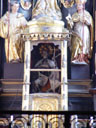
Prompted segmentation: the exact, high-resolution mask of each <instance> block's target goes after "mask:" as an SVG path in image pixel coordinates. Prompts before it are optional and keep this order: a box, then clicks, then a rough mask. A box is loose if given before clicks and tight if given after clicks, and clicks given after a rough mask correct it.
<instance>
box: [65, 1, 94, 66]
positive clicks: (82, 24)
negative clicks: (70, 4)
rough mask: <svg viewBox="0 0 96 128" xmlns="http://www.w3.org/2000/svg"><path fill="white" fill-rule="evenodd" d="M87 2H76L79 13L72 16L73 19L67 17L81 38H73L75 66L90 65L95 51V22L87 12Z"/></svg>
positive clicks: (72, 48) (72, 52)
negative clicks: (93, 50)
mask: <svg viewBox="0 0 96 128" xmlns="http://www.w3.org/2000/svg"><path fill="white" fill-rule="evenodd" d="M86 1H87V0H76V4H77V12H76V13H74V14H73V15H72V18H70V17H67V20H68V24H70V26H71V28H73V30H74V32H75V33H77V34H78V36H79V37H80V38H81V39H80V38H78V37H76V36H72V41H71V61H72V63H74V64H88V63H89V59H90V58H91V54H92V49H93V20H92V16H91V15H90V14H89V12H88V11H86V10H85V6H84V5H85V2H86Z"/></svg>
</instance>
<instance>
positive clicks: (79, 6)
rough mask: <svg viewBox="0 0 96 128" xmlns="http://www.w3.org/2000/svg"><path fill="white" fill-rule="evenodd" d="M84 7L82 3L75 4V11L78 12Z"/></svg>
mask: <svg viewBox="0 0 96 128" xmlns="http://www.w3.org/2000/svg"><path fill="white" fill-rule="evenodd" d="M83 9H84V4H77V11H78V12H80V11H82V10H83Z"/></svg>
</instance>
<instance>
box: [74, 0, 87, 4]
mask: <svg viewBox="0 0 96 128" xmlns="http://www.w3.org/2000/svg"><path fill="white" fill-rule="evenodd" d="M75 1H76V4H85V3H86V2H87V0H75Z"/></svg>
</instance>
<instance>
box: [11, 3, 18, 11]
mask: <svg viewBox="0 0 96 128" xmlns="http://www.w3.org/2000/svg"><path fill="white" fill-rule="evenodd" d="M18 9H19V4H17V3H16V4H13V6H12V12H13V13H16V12H17V11H18Z"/></svg>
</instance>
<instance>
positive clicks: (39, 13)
mask: <svg viewBox="0 0 96 128" xmlns="http://www.w3.org/2000/svg"><path fill="white" fill-rule="evenodd" d="M40 17H47V18H52V19H54V20H61V18H62V15H61V11H60V8H59V6H58V4H57V0H38V1H37V3H36V5H35V7H34V8H33V11H32V18H33V19H39V18H40Z"/></svg>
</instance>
